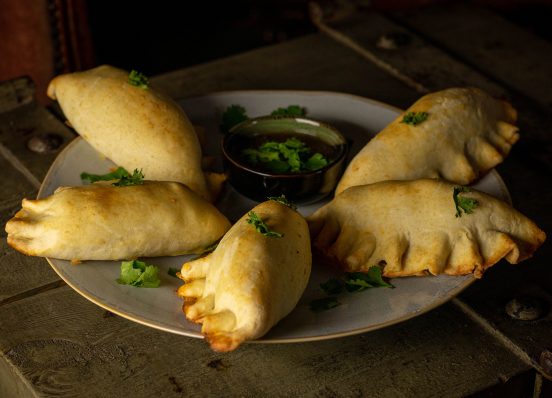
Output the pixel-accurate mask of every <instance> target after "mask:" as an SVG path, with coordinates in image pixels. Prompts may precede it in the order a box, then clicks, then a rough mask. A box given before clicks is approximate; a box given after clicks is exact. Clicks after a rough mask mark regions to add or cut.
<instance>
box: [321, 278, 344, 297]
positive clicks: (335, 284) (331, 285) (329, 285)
mask: <svg viewBox="0 0 552 398" xmlns="http://www.w3.org/2000/svg"><path fill="white" fill-rule="evenodd" d="M320 287H321V288H322V290H324V292H325V293H326V294H339V293H341V292H342V291H343V284H342V283H341V281H340V280H339V279H337V278H331V279H328V280H327V281H326V282H324V283H321V284H320Z"/></svg>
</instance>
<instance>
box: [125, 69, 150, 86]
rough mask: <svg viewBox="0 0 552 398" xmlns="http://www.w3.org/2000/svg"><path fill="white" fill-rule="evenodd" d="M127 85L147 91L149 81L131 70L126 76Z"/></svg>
mask: <svg viewBox="0 0 552 398" xmlns="http://www.w3.org/2000/svg"><path fill="white" fill-rule="evenodd" d="M128 84H130V85H132V86H136V87H139V88H141V89H144V90H147V89H148V87H149V79H148V78H147V76H146V75H144V74H143V73H140V72H138V71H137V70H134V69H133V70H131V71H130V73H129V74H128Z"/></svg>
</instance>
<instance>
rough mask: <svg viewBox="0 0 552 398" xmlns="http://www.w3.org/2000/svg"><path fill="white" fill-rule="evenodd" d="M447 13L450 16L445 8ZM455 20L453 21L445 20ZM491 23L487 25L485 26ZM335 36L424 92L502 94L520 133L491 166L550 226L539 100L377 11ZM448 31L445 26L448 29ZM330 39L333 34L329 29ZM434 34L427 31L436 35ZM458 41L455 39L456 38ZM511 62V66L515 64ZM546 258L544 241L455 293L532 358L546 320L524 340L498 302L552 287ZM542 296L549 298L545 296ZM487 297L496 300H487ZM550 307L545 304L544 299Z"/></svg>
mask: <svg viewBox="0 0 552 398" xmlns="http://www.w3.org/2000/svg"><path fill="white" fill-rule="evenodd" d="M451 15H454V14H451ZM454 18H456V15H454V16H449V17H448V22H449V24H453V25H455V26H456V25H462V23H461V20H462V18H461V16H460V17H458V19H454ZM453 19H454V21H455V23H453V22H452V21H453ZM488 28H489V29H492V26H489V27H488ZM331 29H335V30H336V31H337V32H338V33H339V34H344V35H346V37H348V38H351V39H352V40H353V41H354V42H355V43H357V44H359V45H361V46H362V48H365V49H367V50H368V51H369V52H370V53H371V54H374V55H376V56H378V57H380V58H381V59H382V60H383V61H385V63H388V64H389V65H390V66H391V67H393V68H396V69H397V70H399V71H400V73H402V74H404V75H405V76H409V77H411V78H413V79H415V80H416V81H418V82H420V83H421V84H422V85H423V86H424V87H425V88H427V89H428V90H431V91H434V90H439V89H442V88H445V87H450V86H456V85H474V86H479V87H482V88H484V89H486V90H488V91H489V92H491V93H492V94H495V95H497V94H503V95H507V96H508V97H510V98H511V99H512V101H513V103H514V105H515V106H516V108H518V110H519V119H520V120H519V125H520V128H521V135H522V138H521V140H520V142H519V143H517V144H516V145H515V146H514V149H513V151H512V152H511V154H510V156H509V157H508V158H507V159H506V161H505V162H504V163H503V164H501V165H500V166H499V167H498V170H499V172H500V173H501V175H502V176H503V177H504V179H505V180H506V183H507V186H508V187H509V189H510V192H511V193H512V196H513V200H514V205H515V207H516V208H518V209H519V210H520V211H522V212H523V213H524V214H526V215H528V216H529V217H531V218H533V219H534V220H535V221H536V222H537V223H538V224H539V226H540V227H541V228H542V229H544V230H545V231H550V230H552V213H551V212H550V211H548V210H544V209H548V207H549V203H550V201H551V200H552V191H551V190H550V188H551V187H550V184H546V183H544V182H545V181H550V178H551V176H552V172H551V171H552V146H551V140H550V133H549V131H548V127H547V126H549V125H550V115H548V114H546V113H543V112H541V111H540V110H539V109H540V106H539V105H537V104H536V103H535V102H534V101H532V99H530V98H525V97H523V96H520V95H516V94H515V93H512V92H511V91H508V90H507V89H506V88H502V87H499V86H497V84H496V82H495V81H493V80H491V79H489V78H488V77H486V76H485V75H484V74H482V73H479V72H477V71H474V70H473V69H472V68H471V67H470V66H469V65H466V64H463V63H462V62H460V61H459V60H458V59H457V58H455V57H453V56H450V55H448V54H447V53H446V52H443V51H442V50H441V49H438V48H436V47H434V46H433V45H432V44H431V43H428V42H427V41H426V40H424V39H423V38H421V37H419V36H417V35H416V34H415V33H413V32H411V31H409V30H408V29H407V28H405V27H404V26H400V25H397V24H396V23H394V22H392V21H389V20H386V19H385V18H383V17H381V16H379V15H377V14H369V15H368V14H357V15H355V16H352V17H351V18H349V19H347V20H346V21H343V22H342V23H339V24H334V25H332V26H331ZM451 29H452V28H451ZM390 33H400V34H406V35H408V37H410V41H408V40H407V41H406V42H407V44H405V45H404V46H402V47H399V48H398V49H396V50H384V49H380V48H378V47H377V46H376V43H377V41H378V38H380V37H381V36H382V35H385V34H390ZM329 34H330V36H331V37H334V39H338V40H339V39H340V37H338V36H336V35H335V34H332V32H329ZM438 34H439V32H437V31H436V32H435V33H434V35H438ZM460 41H461V40H460ZM515 67H516V64H515V65H512V68H515ZM550 256H552V243H550V242H546V243H545V244H544V245H543V246H542V247H541V248H540V249H539V251H538V252H537V254H536V255H535V257H534V258H533V259H530V260H527V261H525V262H524V263H523V264H521V265H519V266H518V267H511V266H508V265H506V264H499V265H497V266H496V268H495V269H492V270H491V271H490V272H488V274H487V275H485V277H484V278H483V280H482V281H481V282H479V283H477V284H476V285H474V287H472V288H470V289H468V290H467V291H466V292H464V293H463V294H462V295H461V299H462V300H464V301H465V302H467V303H469V305H470V306H471V307H472V308H473V309H475V310H476V312H477V313H479V314H481V315H482V316H483V318H485V319H488V320H489V321H492V322H493V323H494V325H496V326H498V330H500V331H501V332H502V333H503V334H504V335H505V336H506V337H507V338H509V339H510V340H511V341H512V342H513V343H514V344H517V345H518V346H519V347H520V348H521V349H522V350H523V351H524V352H526V353H527V354H528V355H529V357H530V358H532V359H533V363H538V358H537V357H538V355H539V354H540V352H541V351H542V350H543V345H544V344H543V341H550V337H551V335H550V324H549V323H548V321H540V322H536V323H532V324H531V333H530V334H529V335H530V336H532V337H531V338H527V337H526V335H525V333H524V331H523V330H522V329H519V327H520V326H521V325H520V324H519V322H516V321H513V320H512V319H509V318H507V317H506V318H505V317H504V305H505V302H502V301H501V300H506V301H507V300H509V299H511V298H512V296H513V295H515V294H516V292H518V291H524V290H530V288H531V287H535V286H536V287H537V288H538V289H542V290H543V291H545V292H548V293H550V292H552V269H551V268H550V267H549V266H548V260H547V259H548V258H550ZM546 297H549V295H547V296H546ZM494 298H500V299H498V300H495V299H494ZM547 304H548V306H549V307H550V306H552V302H550V301H548V302H547Z"/></svg>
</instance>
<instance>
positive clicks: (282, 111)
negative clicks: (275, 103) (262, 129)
mask: <svg viewBox="0 0 552 398" xmlns="http://www.w3.org/2000/svg"><path fill="white" fill-rule="evenodd" d="M306 114H307V110H306V109H305V108H303V107H301V106H299V105H289V106H288V107H287V108H278V109H275V110H273V111H272V113H271V114H270V115H271V116H297V117H299V116H305V115H306ZM248 119H249V117H248V116H247V113H246V110H245V108H244V107H243V106H241V105H237V104H233V105H230V106H229V107H228V108H226V110H225V111H224V112H223V113H222V123H221V125H220V129H221V130H222V132H223V133H227V132H229V131H230V129H232V127H234V126H235V125H237V124H239V123H241V122H243V121H246V120H248Z"/></svg>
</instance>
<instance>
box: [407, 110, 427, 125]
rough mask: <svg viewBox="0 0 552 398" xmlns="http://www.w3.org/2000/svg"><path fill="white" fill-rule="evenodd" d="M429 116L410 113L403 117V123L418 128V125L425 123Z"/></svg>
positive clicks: (425, 113) (421, 113)
mask: <svg viewBox="0 0 552 398" xmlns="http://www.w3.org/2000/svg"><path fill="white" fill-rule="evenodd" d="M428 116H429V113H427V112H408V113H406V114H405V115H404V116H403V120H402V121H401V123H406V124H411V125H413V126H417V125H418V124H420V123H422V122H424V121H425V120H426V119H427V117H428Z"/></svg>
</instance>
